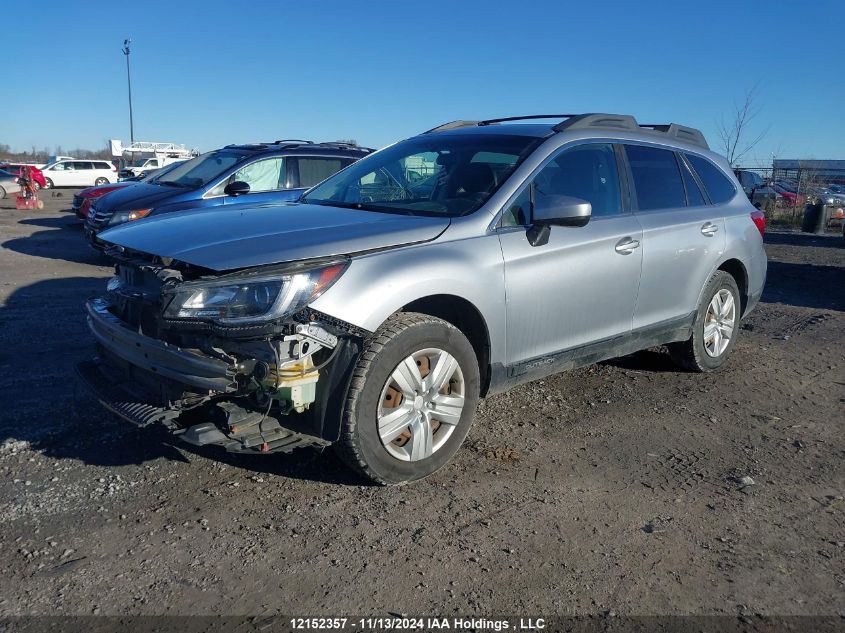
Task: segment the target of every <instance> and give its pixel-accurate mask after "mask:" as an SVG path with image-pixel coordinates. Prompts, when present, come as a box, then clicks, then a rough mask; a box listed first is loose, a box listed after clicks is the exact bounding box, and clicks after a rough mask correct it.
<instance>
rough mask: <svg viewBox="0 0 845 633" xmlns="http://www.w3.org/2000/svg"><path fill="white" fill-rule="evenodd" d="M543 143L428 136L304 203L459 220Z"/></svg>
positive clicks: (347, 174) (345, 174)
mask: <svg viewBox="0 0 845 633" xmlns="http://www.w3.org/2000/svg"><path fill="white" fill-rule="evenodd" d="M542 140H543V139H541V138H536V137H533V136H515V135H509V134H484V135H482V134H465V135H451V134H450V135H441V134H432V135H423V136H419V137H415V138H412V139H409V140H407V141H402V142H401V143H397V144H396V145H393V146H392V147H388V148H387V149H384V150H382V151H380V152H378V153H376V154H373V155H372V156H368V157H367V158H364V159H362V160H360V161H358V162H357V163H354V164H353V165H351V166H350V167H347V168H346V169H344V170H343V171H341V172H339V173H337V174H336V175H334V176H332V177H331V178H329V179H328V180H326V181H325V182H323V183H322V184H320V185H318V186H317V187H315V188H314V189H312V190H311V191H309V192H308V194H307V195H306V196H304V197H303V198H302V202H306V203H311V204H323V205H332V206H340V207H349V208H353V209H364V210H369V211H382V212H386V213H403V214H410V215H435V216H438V215H442V216H450V217H454V216H459V215H467V214H469V213H472V212H473V211H475V210H476V209H478V208H479V207H481V205H483V204H484V203H485V202H487V200H488V199H489V198H490V196H492V195H493V194H494V193H495V192H496V190H497V189H498V188H499V187H500V186H501V185H502V183H504V182H505V180H507V178H508V176H510V175H511V173H512V172H513V170H514V169H516V167H517V165H519V164H520V163H521V162H522V160H523V159H524V158H525V157H526V156H528V154H530V153H531V151H532V150H533V149H534V148H535V147H536V146H537V145H538V144H539V143H540V142H542Z"/></svg>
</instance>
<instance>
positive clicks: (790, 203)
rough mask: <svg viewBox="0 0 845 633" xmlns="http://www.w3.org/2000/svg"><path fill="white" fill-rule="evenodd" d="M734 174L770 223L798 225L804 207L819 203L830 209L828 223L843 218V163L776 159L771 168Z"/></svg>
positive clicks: (756, 167)
mask: <svg viewBox="0 0 845 633" xmlns="http://www.w3.org/2000/svg"><path fill="white" fill-rule="evenodd" d="M734 171H735V172H736V175H737V178H738V179H739V181H740V183H741V184H742V186H743V189H744V190H745V193H746V195H747V196H748V197H749V198H750V199H751V202H752V203H753V204H754V206H756V207H758V208H759V209H761V210H763V211H764V212H765V213H766V219H767V221H768V222H770V223H772V224H788V225H794V226H799V225H800V224H801V222H802V220H803V218H804V211H805V209H806V208H807V205H810V204H816V203H819V202H820V203H822V204H826V205H827V206H828V207H829V209H830V212H829V217H830V220H831V224H838V223H841V222H842V219H843V216H845V161H834V160H829V161H822V160H779V159H776V160H775V161H773V163H772V164H771V165H759V164H758V165H754V164H746V165H742V166H740V167H737V168H736V169H735V170H734Z"/></svg>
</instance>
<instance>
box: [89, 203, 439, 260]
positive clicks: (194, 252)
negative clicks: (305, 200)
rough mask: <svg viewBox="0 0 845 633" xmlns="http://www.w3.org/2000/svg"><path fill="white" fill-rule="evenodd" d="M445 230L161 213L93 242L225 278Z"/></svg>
mask: <svg viewBox="0 0 845 633" xmlns="http://www.w3.org/2000/svg"><path fill="white" fill-rule="evenodd" d="M115 193H116V194H119V193H120V192H115ZM448 226H449V218H435V217H420V216H407V215H397V214H390V213H376V212H372V211H358V210H355V209H344V208H338V207H329V206H322V205H312V204H297V203H284V204H268V205H260V206H255V207H247V208H243V207H240V206H239V207H238V208H237V210H235V209H233V208H230V207H225V206H224V207H218V208H215V209H205V210H197V211H185V212H181V213H168V214H164V215H161V216H158V217H151V218H148V219H146V220H141V221H139V222H137V223H128V224H123V225H121V226H118V227H115V228H113V229H110V230H108V231H104V232H103V233H101V234H100V235H99V237H100V239H102V240H103V241H106V242H111V243H113V244H118V245H119V246H123V247H126V248H129V249H132V250H135V251H140V252H142V253H148V254H151V255H159V256H161V257H172V258H173V259H177V260H179V261H182V262H186V263H188V264H193V265H195V266H202V267H203V268H208V269H210V270H214V271H224V270H233V269H237V268H248V267H251V266H264V265H268V264H278V263H282V262H288V261H295V260H301V259H311V258H314V257H328V256H331V255H348V254H350V253H356V252H361V251H368V250H374V249H380V248H389V247H396V246H403V245H406V244H412V243H415V242H426V241H429V240H433V239H434V238H436V237H437V236H438V235H440V234H441V233H442V232H443V231H444V230H446V228H447V227H448Z"/></svg>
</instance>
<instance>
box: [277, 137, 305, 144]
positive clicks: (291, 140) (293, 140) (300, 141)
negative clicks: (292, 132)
mask: <svg viewBox="0 0 845 633" xmlns="http://www.w3.org/2000/svg"><path fill="white" fill-rule="evenodd" d="M288 143H296V144H298V145H313V144H314V141H305V140H303V139H301V138H283V139H282V140H281V141H273V145H287V144H288Z"/></svg>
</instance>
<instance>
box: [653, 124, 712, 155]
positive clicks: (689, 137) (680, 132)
mask: <svg viewBox="0 0 845 633" xmlns="http://www.w3.org/2000/svg"><path fill="white" fill-rule="evenodd" d="M640 127H641V128H646V129H651V130H653V131H655V132H660V133H662V134H665V135H666V136H671V137H672V138H676V139H678V140H679V141H686V142H687V143H691V144H693V145H698V146H699V147H703V148H704V149H710V145H708V144H707V139H706V138H704V134H702V133H701V130H697V129H695V128H694V127H687V126H686V125H679V124H677V123H669V124H668V125H666V124H657V125H651V124H649V125H646V124H642V125H640Z"/></svg>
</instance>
